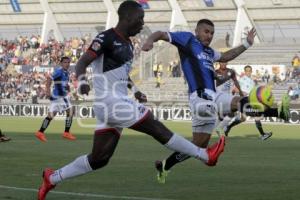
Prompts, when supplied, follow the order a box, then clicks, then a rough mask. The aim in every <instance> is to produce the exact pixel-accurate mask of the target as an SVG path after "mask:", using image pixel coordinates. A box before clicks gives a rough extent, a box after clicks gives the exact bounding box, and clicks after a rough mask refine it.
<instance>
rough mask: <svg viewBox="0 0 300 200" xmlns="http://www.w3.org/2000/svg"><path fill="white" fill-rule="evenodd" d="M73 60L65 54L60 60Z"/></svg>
mask: <svg viewBox="0 0 300 200" xmlns="http://www.w3.org/2000/svg"><path fill="white" fill-rule="evenodd" d="M67 59H68V60H71V58H69V57H68V56H63V57H61V58H60V62H63V61H64V60H67Z"/></svg>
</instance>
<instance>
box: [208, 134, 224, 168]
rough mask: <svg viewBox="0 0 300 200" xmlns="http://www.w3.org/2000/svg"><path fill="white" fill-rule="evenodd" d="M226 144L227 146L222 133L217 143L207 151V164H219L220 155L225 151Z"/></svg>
mask: <svg viewBox="0 0 300 200" xmlns="http://www.w3.org/2000/svg"><path fill="white" fill-rule="evenodd" d="M224 146H225V136H224V135H222V136H221V138H220V140H219V141H218V142H217V143H215V144H213V145H212V146H211V147H208V148H207V150H206V151H207V154H208V161H207V163H206V165H208V166H215V165H216V164H217V162H218V158H219V156H220V155H221V153H222V152H223V151H224Z"/></svg>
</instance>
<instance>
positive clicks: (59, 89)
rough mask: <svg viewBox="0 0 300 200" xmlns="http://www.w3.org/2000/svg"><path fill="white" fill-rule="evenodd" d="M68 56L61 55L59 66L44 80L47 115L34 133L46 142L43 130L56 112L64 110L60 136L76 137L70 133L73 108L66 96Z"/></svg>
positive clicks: (67, 87)
mask: <svg viewBox="0 0 300 200" xmlns="http://www.w3.org/2000/svg"><path fill="white" fill-rule="evenodd" d="M70 61H71V60H70V58H69V57H62V58H61V60H60V63H61V66H59V67H57V68H56V69H55V70H54V72H53V74H52V76H51V77H48V78H47V82H46V96H47V97H48V98H49V99H50V107H49V112H48V115H47V117H46V118H45V119H44V121H43V123H42V126H41V128H40V130H39V131H37V132H36V133H35V136H36V137H37V138H38V139H39V140H41V141H42V142H46V141H47V138H46V136H45V133H44V132H45V130H46V128H47V127H48V125H49V124H50V122H51V120H52V119H53V118H54V117H55V115H56V114H57V113H58V112H63V111H66V114H67V116H66V123H65V131H64V133H63V134H62V137H63V138H65V139H68V140H75V139H76V137H75V136H74V135H73V134H72V133H70V128H71V125H72V118H73V109H72V104H71V102H70V97H69V96H68V93H69V90H70V86H69V71H68V70H69V67H70ZM52 82H54V85H53V90H52V94H51V83H52Z"/></svg>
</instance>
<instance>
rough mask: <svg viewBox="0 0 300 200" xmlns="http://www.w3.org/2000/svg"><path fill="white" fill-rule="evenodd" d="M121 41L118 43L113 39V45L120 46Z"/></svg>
mask: <svg viewBox="0 0 300 200" xmlns="http://www.w3.org/2000/svg"><path fill="white" fill-rule="evenodd" d="M121 45H122V43H118V42H117V41H114V46H121Z"/></svg>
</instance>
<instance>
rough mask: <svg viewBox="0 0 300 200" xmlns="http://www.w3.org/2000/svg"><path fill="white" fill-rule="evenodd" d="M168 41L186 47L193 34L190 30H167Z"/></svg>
mask: <svg viewBox="0 0 300 200" xmlns="http://www.w3.org/2000/svg"><path fill="white" fill-rule="evenodd" d="M168 35H169V42H170V43H171V44H174V45H175V46H177V47H187V44H188V42H189V40H190V39H191V38H193V37H194V35H193V34H192V33H190V32H168Z"/></svg>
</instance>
